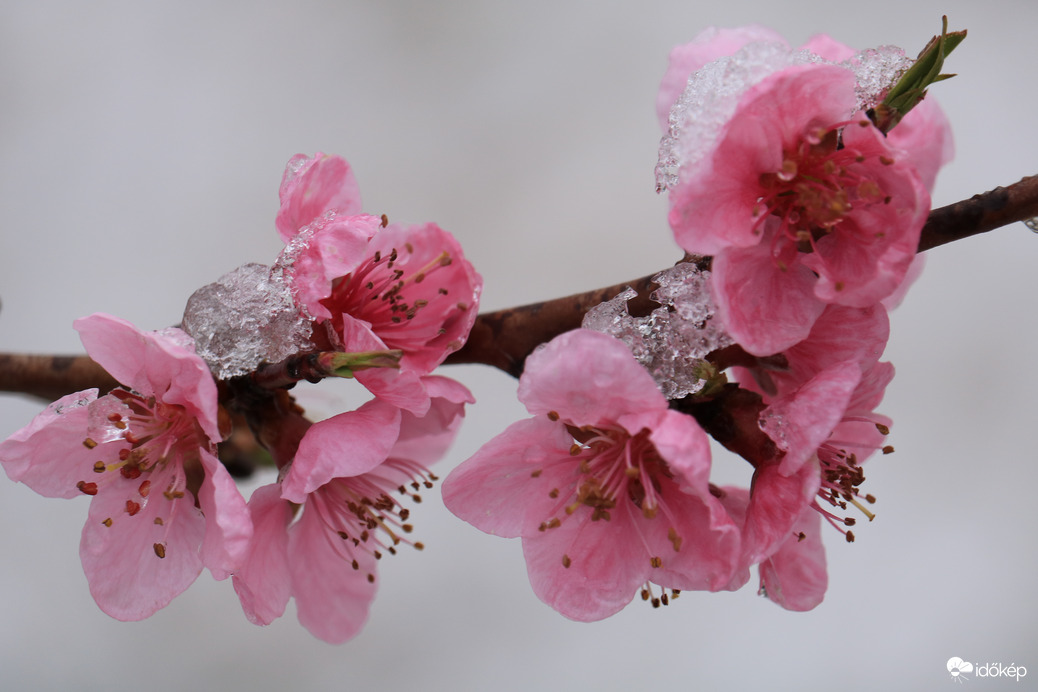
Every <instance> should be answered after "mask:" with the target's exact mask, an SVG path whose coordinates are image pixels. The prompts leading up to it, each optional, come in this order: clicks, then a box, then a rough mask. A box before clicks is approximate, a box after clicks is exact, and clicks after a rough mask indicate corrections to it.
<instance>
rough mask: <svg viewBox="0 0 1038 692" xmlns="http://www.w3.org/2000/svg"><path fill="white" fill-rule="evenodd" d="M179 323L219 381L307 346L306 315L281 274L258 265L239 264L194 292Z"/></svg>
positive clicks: (308, 321) (309, 325)
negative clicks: (298, 305) (297, 304)
mask: <svg viewBox="0 0 1038 692" xmlns="http://www.w3.org/2000/svg"><path fill="white" fill-rule="evenodd" d="M182 326H183V329H184V331H185V332H187V333H188V334H190V335H191V337H192V338H194V340H195V350H196V351H197V352H198V355H200V356H201V357H202V358H203V359H204V360H205V361H206V362H207V363H208V364H209V367H210V368H211V369H212V371H213V372H214V373H215V374H216V376H217V377H218V378H220V379H221V380H223V379H227V378H229V377H235V376H238V375H244V374H246V373H249V372H252V371H253V370H255V369H256V366H258V365H259V364H260V363H262V362H264V361H267V362H272V363H275V362H278V361H280V360H284V359H285V358H287V357H289V356H291V355H293V354H295V353H298V352H299V351H302V350H305V349H308V348H311V347H312V344H311V343H310V328H311V322H310V319H309V316H308V315H306V314H305V313H304V312H303V311H302V310H301V309H300V308H299V307H297V306H296V303H295V301H294V300H293V298H292V290H291V288H290V286H289V285H288V284H287V282H286V281H285V276H284V272H283V271H281V270H272V268H271V267H268V266H266V265H263V264H244V265H242V266H240V267H238V268H237V269H235V270H234V271H232V272H229V273H227V274H225V275H223V276H222V277H220V279H219V280H218V281H216V282H215V283H211V284H209V285H208V286H203V287H202V288H200V289H198V290H197V291H195V292H194V294H192V296H191V298H189V299H188V301H187V307H186V308H185V309H184V320H183V323H182Z"/></svg>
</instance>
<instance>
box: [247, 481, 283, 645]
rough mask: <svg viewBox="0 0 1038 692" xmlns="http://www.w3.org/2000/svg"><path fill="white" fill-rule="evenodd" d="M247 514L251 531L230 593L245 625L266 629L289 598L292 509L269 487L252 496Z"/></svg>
mask: <svg viewBox="0 0 1038 692" xmlns="http://www.w3.org/2000/svg"><path fill="white" fill-rule="evenodd" d="M249 514H250V516H251V517H252V523H253V526H254V527H255V531H254V533H253V538H252V540H251V541H250V542H249V549H248V552H247V553H246V555H245V559H244V560H243V562H242V565H241V568H240V569H239V570H238V571H237V572H235V574H234V578H233V584H234V591H235V593H237V594H238V599H239V600H240V601H241V607H242V610H244V611H245V617H247V618H248V619H249V622H251V623H253V624H254V625H269V624H270V623H271V622H273V621H274V620H276V619H277V618H279V617H281V615H282V614H283V613H284V612H285V606H286V605H287V604H288V599H289V597H290V596H291V595H292V583H291V576H290V574H289V569H288V524H289V522H291V521H292V505H291V504H289V503H288V502H286V501H285V500H282V499H281V488H279V487H278V485H277V484H276V483H272V484H270V485H264V486H263V487H261V488H257V489H256V490H255V491H254V492H253V493H252V498H250V499H249Z"/></svg>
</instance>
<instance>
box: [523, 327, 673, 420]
mask: <svg viewBox="0 0 1038 692" xmlns="http://www.w3.org/2000/svg"><path fill="white" fill-rule="evenodd" d="M519 400H520V401H522V402H523V404H525V405H526V408H527V410H528V411H530V413H532V414H534V415H539V414H546V413H548V412H549V411H555V412H556V413H558V414H559V416H561V417H562V419H563V420H565V421H567V422H569V423H571V424H573V425H575V426H577V427H580V426H582V425H596V424H599V423H601V422H603V421H616V420H618V419H619V418H620V417H622V416H623V415H625V414H628V413H640V412H643V411H646V410H652V409H655V410H664V409H666V408H667V400H666V399H665V398H664V396H663V394H662V393H661V392H660V391H659V389H658V388H657V387H656V383H655V382H654V381H653V379H652V375H650V374H649V372H648V371H647V370H646V369H645V368H643V367H642V366H641V365H640V364H639V363H638V361H636V360H635V359H634V358H633V357H632V356H631V352H630V351H629V350H628V349H627V347H626V346H624V344H623V343H621V342H620V341H619V340H617V339H615V338H613V337H611V336H609V335H607V334H602V333H599V332H592V331H589V330H585V329H576V330H574V331H571V332H567V333H565V334H562V335H561V336H558V337H556V338H554V339H552V340H551V341H550V342H549V343H548V344H547V345H545V346H543V347H541V348H539V349H538V350H537V351H535V352H534V353H533V354H531V355H530V357H529V358H527V359H526V370H525V372H524V373H523V375H522V377H520V378H519ZM632 432H636V431H632Z"/></svg>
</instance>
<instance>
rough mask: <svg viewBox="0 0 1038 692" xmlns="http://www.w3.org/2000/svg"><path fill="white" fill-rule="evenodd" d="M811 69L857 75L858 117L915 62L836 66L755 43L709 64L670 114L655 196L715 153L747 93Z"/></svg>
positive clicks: (865, 60)
mask: <svg viewBox="0 0 1038 692" xmlns="http://www.w3.org/2000/svg"><path fill="white" fill-rule="evenodd" d="M808 63H823V64H830V65H832V64H837V65H840V66H841V67H844V68H847V69H849V70H851V71H852V72H854V75H855V77H856V86H855V96H856V99H857V107H856V109H855V110H856V111H857V110H867V109H869V108H872V107H873V106H875V105H876V104H877V103H879V102H880V101H882V99H883V97H884V96H885V95H886V92H887V90H888V89H889V88H890V87H891V86H893V85H894V83H895V82H896V81H897V80H898V79H899V78H900V77H901V75H902V74H904V72H905V71H906V70H907V69H908V68H909V67H911V66H912V63H913V60H912V59H911V58H909V57H908V56H906V55H905V52H904V51H903V50H901V49H900V48H898V47H897V46H880V47H879V48H874V49H868V50H863V51H860V52H858V53H857V54H855V55H854V56H853V57H851V58H850V59H848V60H846V61H844V62H841V63H833V62H831V61H828V60H825V59H823V58H821V57H819V56H817V55H815V54H813V53H811V52H810V51H808V50H791V49H790V48H788V47H786V46H785V45H783V44H781V43H772V42H766V41H757V42H754V43H749V44H747V45H746V46H744V47H743V48H742V49H740V50H739V51H737V52H736V53H734V54H733V55H731V56H728V57H723V58H719V59H717V60H714V61H713V62H710V63H707V64H706V65H704V66H703V67H702V68H701V69H699V70H698V71H696V72H694V73H693V74H692V75H691V76H690V77H689V78H688V85H687V86H686V87H685V91H684V92H682V94H681V96H679V97H678V99H677V101H675V102H674V105H673V107H672V108H671V110H670V119H669V120H670V129H669V131H668V132H667V134H666V135H664V136H663V138H662V139H661V140H660V149H659V160H658V162H657V164H656V191H657V192H662V191H664V190H667V189H670V188H672V187H674V186H675V185H677V184H678V182H679V181H680V180H681V175H682V171H687V170H689V169H690V168H691V167H693V166H695V165H696V164H697V163H698V162H699V161H700V160H701V159H702V158H703V157H704V156H707V155H708V154H709V153H710V152H711V151H713V149H714V147H715V145H716V143H717V139H718V137H719V136H720V134H721V130H722V129H723V127H724V125H725V123H727V122H728V121H729V120H730V119H731V117H732V115H733V114H734V113H735V109H736V106H738V104H739V100H740V99H741V98H742V96H743V94H745V93H746V91H747V90H749V89H750V88H751V87H753V86H754V85H756V84H758V83H759V82H761V81H762V80H764V79H766V78H767V77H768V76H770V75H772V74H774V73H775V72H778V71H779V70H782V69H785V68H787V67H791V66H793V65H804V64H808ZM851 115H852V113H848V114H847V116H848V117H850V116H851Z"/></svg>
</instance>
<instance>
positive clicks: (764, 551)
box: [743, 463, 821, 565]
mask: <svg viewBox="0 0 1038 692" xmlns="http://www.w3.org/2000/svg"><path fill="white" fill-rule="evenodd" d="M820 483H821V478H820V474H819V470H818V465H817V463H807V464H804V465H803V466H802V467H801V468H800V470H799V471H797V472H796V473H795V474H793V475H791V476H785V475H783V474H781V473H779V468H778V464H768V465H765V466H762V467H760V468H758V469H757V470H756V471H755V472H754V474H753V484H752V485H751V487H750V504H749V507H748V508H747V510H746V523H745V525H744V527H743V556H744V560H745V561H746V564H751V565H752V564H756V563H758V562H761V561H762V560H764V559H766V558H768V557H769V556H771V555H772V554H773V553H774V552H775V551H776V550H778V548H779V546H780V545H781V544H782V543H783V542H784V541H785V540H786V538H788V537H789V535H790V533H791V532H792V530H793V525H794V524H795V523H796V521H797V519H798V518H799V517H800V515H801V513H802V512H803V511H804V508H805V507H807V506H808V505H809V504H811V502H812V501H813V500H814V497H815V494H816V493H817V492H818V488H819V485H820Z"/></svg>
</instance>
